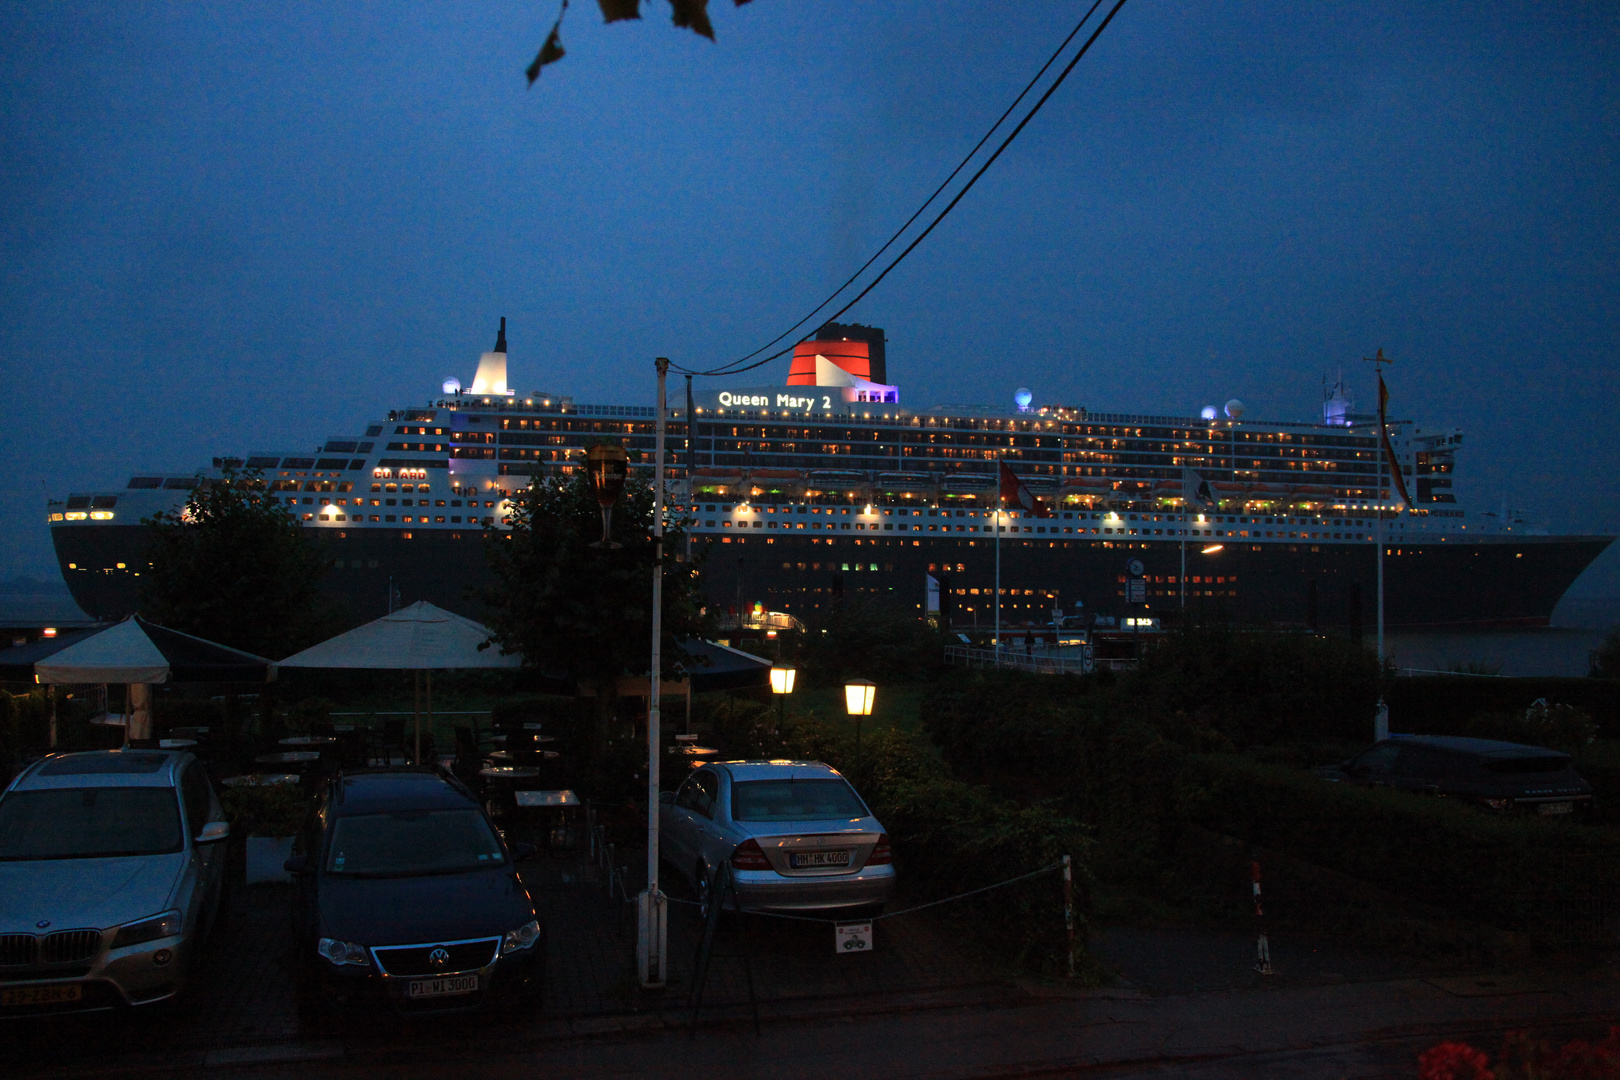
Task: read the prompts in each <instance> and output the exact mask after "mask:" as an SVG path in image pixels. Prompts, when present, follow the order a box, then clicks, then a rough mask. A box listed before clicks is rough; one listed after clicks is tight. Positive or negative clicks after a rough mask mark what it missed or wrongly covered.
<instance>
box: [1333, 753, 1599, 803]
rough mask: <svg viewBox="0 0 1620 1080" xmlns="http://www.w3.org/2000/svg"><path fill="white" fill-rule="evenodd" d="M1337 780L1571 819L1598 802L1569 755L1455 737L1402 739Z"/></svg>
mask: <svg viewBox="0 0 1620 1080" xmlns="http://www.w3.org/2000/svg"><path fill="white" fill-rule="evenodd" d="M1317 772H1318V774H1319V775H1321V776H1324V777H1326V778H1327V779H1329V780H1338V781H1344V782H1347V783H1352V784H1359V785H1361V786H1363V787H1390V788H1396V789H1398V790H1401V791H1417V792H1423V793H1426V794H1430V795H1444V796H1448V797H1451V798H1457V799H1466V800H1468V801H1469V802H1474V803H1478V804H1480V805H1481V806H1485V807H1489V808H1490V809H1492V810H1514V809H1518V810H1529V811H1533V812H1535V813H1539V814H1568V813H1571V812H1573V811H1574V810H1575V809H1576V808H1577V807H1579V806H1581V805H1582V804H1587V803H1590V802H1591V801H1592V785H1591V784H1588V783H1587V782H1586V781H1585V780H1582V779H1581V778H1580V776H1579V775H1577V774H1576V772H1575V769H1574V767H1573V766H1572V765H1571V763H1570V758H1569V755H1568V754H1561V753H1559V752H1558V751H1556V750H1547V749H1544V748H1543V747H1539V746H1523V745H1521V744H1519V743H1509V742H1496V741H1494V740H1491V739H1469V738H1461V737H1457V736H1450V735H1396V736H1393V737H1391V738H1388V739H1385V740H1383V741H1382V742H1379V743H1377V744H1376V745H1374V746H1372V747H1371V748H1370V749H1367V750H1363V751H1362V752H1361V753H1359V754H1357V755H1356V756H1355V757H1353V758H1351V759H1350V760H1348V761H1346V762H1343V763H1342V764H1339V765H1329V766H1325V767H1324V768H1321V769H1318V770H1317Z"/></svg>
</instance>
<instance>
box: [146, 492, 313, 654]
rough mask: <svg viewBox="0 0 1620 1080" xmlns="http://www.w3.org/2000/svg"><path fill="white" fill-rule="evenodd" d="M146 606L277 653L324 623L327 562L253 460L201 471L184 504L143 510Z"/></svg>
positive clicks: (307, 640) (200, 632)
mask: <svg viewBox="0 0 1620 1080" xmlns="http://www.w3.org/2000/svg"><path fill="white" fill-rule="evenodd" d="M143 524H145V525H146V526H147V527H148V528H149V529H150V531H151V543H150V544H149V546H148V548H147V558H148V560H149V562H148V564H147V567H146V570H145V573H144V574H143V580H144V583H145V584H144V586H143V588H142V590H141V602H142V609H143V613H144V614H146V615H147V616H148V617H149V618H151V619H152V620H154V621H155V622H158V623H161V624H162V625H164V626H168V627H172V628H173V629H175V630H181V631H184V632H185V633H188V634H195V635H197V636H198V637H202V638H207V639H209V640H210V641H217V642H219V643H220V644H222V645H229V646H232V647H233V648H237V649H245V650H247V651H248V652H251V653H257V654H258V655H260V656H268V657H270V658H271V659H275V660H279V659H280V658H281V657H283V656H287V655H290V654H291V653H294V652H296V651H298V650H299V649H300V648H303V647H304V646H306V645H309V644H312V643H313V642H315V641H318V640H319V639H320V638H321V637H323V636H325V632H326V631H327V630H328V629H329V628H330V625H329V623H330V617H329V615H328V613H327V611H326V609H325V607H324V605H323V601H322V599H321V594H320V591H319V583H320V579H321V577H322V575H324V574H325V573H326V571H327V569H328V567H329V565H330V564H329V563H328V562H327V561H326V559H325V557H324V556H322V555H321V554H320V552H319V551H317V550H316V549H315V546H314V544H313V543H311V542H310V541H309V540H308V539H307V538H306V537H305V536H304V531H303V529H302V528H300V527H299V525H298V520H297V519H296V518H295V517H294V516H293V515H292V513H291V512H290V511H288V510H287V509H286V507H284V506H283V505H282V504H281V500H280V499H278V498H276V497H275V496H274V495H271V494H270V492H269V491H268V490H267V485H266V484H265V482H264V477H263V476H262V475H261V474H260V473H259V472H258V471H257V470H247V471H245V472H237V471H235V470H232V469H226V470H225V472H224V475H223V476H221V477H220V478H219V479H217V480H215V479H209V478H207V477H199V478H198V483H197V486H196V487H195V488H193V489H192V492H191V498H189V499H188V500H186V505H185V507H184V508H183V509H181V510H178V511H176V510H168V511H165V512H164V513H161V514H156V515H154V516H152V517H149V518H146V519H145V521H144V522H143Z"/></svg>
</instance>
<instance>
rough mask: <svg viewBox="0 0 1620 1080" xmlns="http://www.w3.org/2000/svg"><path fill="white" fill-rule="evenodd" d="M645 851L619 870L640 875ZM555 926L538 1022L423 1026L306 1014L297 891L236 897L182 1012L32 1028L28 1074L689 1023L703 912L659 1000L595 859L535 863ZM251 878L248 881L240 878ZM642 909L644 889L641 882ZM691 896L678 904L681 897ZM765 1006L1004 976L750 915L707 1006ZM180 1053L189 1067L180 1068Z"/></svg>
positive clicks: (900, 943)
mask: <svg viewBox="0 0 1620 1080" xmlns="http://www.w3.org/2000/svg"><path fill="white" fill-rule="evenodd" d="M639 855H640V853H637V852H622V853H621V857H620V859H619V861H620V862H621V863H628V864H630V865H637V858H638V856H639ZM520 873H521V875H522V877H523V880H524V883H525V885H526V886H528V888H529V890H530V892H531V894H533V896H534V897H535V899H536V901H537V903H538V906H539V907H540V909H541V912H542V914H543V916H544V919H545V923H546V927H547V931H548V935H549V947H548V962H547V971H546V987H545V996H544V1002H543V1006H542V1008H541V1009H540V1010H539V1011H538V1012H522V1013H513V1012H491V1013H488V1014H470V1015H468V1014H448V1015H443V1016H437V1017H426V1018H424V1017H412V1018H411V1019H409V1020H408V1021H407V1020H403V1019H399V1018H395V1017H393V1016H390V1015H388V1014H386V1013H346V1014H343V1015H324V1016H313V1017H307V1016H300V1015H299V1010H298V1007H297V1003H296V1000H295V995H294V991H293V984H292V979H291V977H290V968H289V955H288V953H289V949H290V942H291V924H290V919H289V907H290V905H291V903H292V900H293V889H292V887H291V886H290V885H253V886H246V887H244V886H241V885H239V884H238V885H235V886H234V887H233V889H232V891H231V894H230V898H229V907H228V911H227V913H226V916H225V918H224V919H223V920H222V922H221V924H220V926H219V927H218V929H217V931H216V933H215V935H214V937H213V938H212V940H211V941H210V942H209V944H208V946H207V948H206V950H205V952H204V955H203V957H202V959H201V961H200V963H199V966H198V969H197V970H196V971H195V973H194V977H193V980H192V985H191V986H190V988H189V989H188V990H187V992H186V993H185V995H184V996H183V997H182V999H181V1000H179V1001H178V1002H174V1003H170V1004H167V1005H161V1006H157V1007H156V1008H148V1009H139V1010H133V1011H130V1012H115V1013H93V1014H85V1015H80V1016H63V1017H59V1018H49V1019H43V1020H38V1019H36V1020H31V1021H27V1022H23V1023H16V1024H14V1025H13V1027H12V1030H10V1031H8V1032H7V1033H6V1034H7V1037H8V1038H9V1039H11V1040H12V1046H13V1053H12V1055H10V1056H11V1060H12V1063H13V1064H14V1065H15V1067H17V1068H18V1069H19V1070H20V1071H26V1072H42V1071H53V1072H54V1071H61V1070H69V1071H74V1070H77V1069H93V1068H98V1067H105V1066H112V1065H115V1064H116V1065H117V1066H119V1067H129V1066H131V1065H132V1064H138V1063H141V1062H147V1063H149V1064H150V1065H151V1066H153V1067H162V1066H163V1065H164V1064H165V1063H167V1062H173V1061H176V1060H198V1059H200V1058H201V1057H202V1056H206V1055H209V1054H210V1053H212V1054H214V1055H216V1056H217V1055H219V1054H220V1053H240V1052H243V1051H242V1050H241V1048H260V1049H262V1050H263V1051H264V1052H266V1053H269V1054H272V1055H273V1054H274V1053H275V1050H276V1048H277V1047H283V1048H285V1047H287V1046H299V1047H307V1046H311V1045H315V1046H318V1045H320V1044H321V1043H322V1042H323V1040H342V1041H343V1043H344V1044H345V1045H351V1046H352V1045H355V1044H356V1043H367V1042H376V1043H379V1044H384V1043H386V1044H389V1045H393V1046H398V1045H401V1044H402V1043H405V1044H408V1043H409V1042H410V1041H411V1040H421V1039H425V1040H431V1041H432V1042H433V1043H434V1044H435V1045H438V1046H440V1047H443V1046H444V1045H445V1044H446V1042H447V1041H450V1042H454V1041H456V1040H462V1039H465V1040H467V1041H468V1044H469V1045H472V1044H476V1043H479V1042H480V1041H487V1040H488V1039H490V1038H502V1039H507V1040H510V1039H511V1038H512V1037H514V1036H520V1035H522V1034H523V1033H524V1032H525V1031H527V1030H530V1029H534V1028H537V1027H538V1026H540V1025H551V1026H553V1027H554V1026H555V1025H556V1023H557V1022H558V1021H575V1022H578V1023H579V1024H580V1025H582V1027H583V1028H585V1029H589V1028H590V1027H591V1026H592V1025H593V1024H597V1023H606V1022H607V1018H611V1017H640V1018H643V1019H645V1020H647V1021H656V1022H657V1023H658V1024H660V1025H661V1026H665V1025H667V1026H678V1025H680V1024H683V1023H685V1022H686V1021H687V1019H688V1018H689V1016H690V1013H689V1011H688V1009H687V1002H688V994H689V990H690V988H691V986H692V977H693V962H694V959H695V955H696V951H697V947H698V945H699V943H700V939H701V932H702V923H701V920H700V918H699V916H698V914H697V909H696V908H695V907H694V906H692V905H689V904H682V903H679V902H676V903H672V904H671V911H670V922H669V948H670V965H669V984H668V986H667V987H666V988H665V989H663V990H661V991H652V992H648V991H643V990H641V989H640V988H639V987H638V986H637V985H636V980H635V972H634V953H635V908H634V905H633V904H628V903H625V902H623V900H622V899H619V898H617V897H615V898H614V899H610V898H609V897H608V892H607V886H606V882H605V879H604V876H603V875H602V874H601V873H600V871H599V870H598V869H597V867H596V866H595V865H594V864H592V863H590V862H589V861H588V860H586V859H581V858H574V857H570V858H566V859H558V858H553V857H550V856H547V855H545V854H542V855H541V856H540V857H539V858H537V859H534V860H531V861H529V862H526V863H524V864H522V865H521V867H520ZM238 880H239V879H238ZM628 888H629V892H630V894H631V895H632V896H633V895H634V894H635V892H636V891H637V890H638V889H639V888H640V884H639V883H638V882H636V881H634V880H633V879H632V881H631V882H630V883H629V885H628ZM681 895H682V894H681V893H679V892H676V893H675V896H676V897H677V898H679V897H680V896H681ZM750 976H751V978H752V987H753V995H754V999H755V1000H756V1001H758V1002H761V1003H764V1004H765V1005H766V1006H767V1007H771V1006H776V1007H780V1006H782V1005H784V1004H793V1003H802V1004H810V1003H813V1002H816V1001H818V1000H825V999H831V998H851V997H860V996H868V995H895V994H902V995H903V994H919V993H932V992H939V991H951V990H959V989H963V988H969V987H985V986H989V985H991V984H992V983H993V982H994V974H993V972H991V971H989V970H988V969H987V968H986V966H985V965H984V964H983V963H975V962H974V961H973V960H972V959H970V958H969V956H968V955H967V954H966V953H965V952H964V950H963V949H961V948H960V947H958V945H957V944H956V943H955V941H954V939H953V932H952V931H951V929H950V928H949V927H948V926H946V925H944V924H942V923H941V922H939V921H938V920H937V919H935V918H929V917H928V916H927V914H926V913H925V914H919V915H914V916H906V917H903V918H899V919H890V920H884V921H882V922H880V923H878V925H877V930H876V940H875V948H874V950H873V951H872V952H870V953H866V954H863V955H836V954H835V952H834V947H833V932H832V928H831V927H830V926H826V925H823V924H818V923H807V922H797V921H791V920H779V919H771V918H765V917H756V916H744V917H739V918H729V917H728V919H727V920H726V922H725V924H724V926H723V928H722V931H721V933H720V934H719V936H718V937H717V940H716V944H715V948H714V957H713V960H712V963H711V966H710V971H709V978H708V982H707V985H706V990H705V994H704V1002H703V1012H704V1014H705V1015H706V1016H709V1017H711V1018H717V1019H718V1018H722V1017H726V1016H733V1017H735V1016H746V1015H747V1013H748V1009H749V1004H750V993H749V982H750ZM176 1055H179V1057H178V1058H177V1057H176Z"/></svg>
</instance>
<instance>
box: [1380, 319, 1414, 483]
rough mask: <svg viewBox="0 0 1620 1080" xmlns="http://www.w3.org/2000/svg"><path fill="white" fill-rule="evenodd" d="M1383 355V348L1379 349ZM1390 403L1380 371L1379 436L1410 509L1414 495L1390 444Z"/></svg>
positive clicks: (1390, 468) (1390, 473) (1382, 374)
mask: <svg viewBox="0 0 1620 1080" xmlns="http://www.w3.org/2000/svg"><path fill="white" fill-rule="evenodd" d="M1379 355H1380V356H1382V355H1383V350H1379ZM1388 404H1389V388H1388V387H1386V386H1385V385H1384V373H1383V372H1382V371H1380V372H1379V373H1378V437H1379V438H1380V439H1382V440H1383V441H1384V460H1385V461H1386V462H1388V463H1389V477H1390V479H1391V480H1393V481H1395V490H1396V491H1398V492H1399V493H1400V496H1401V501H1402V502H1404V503H1405V504H1406V508H1407V509H1408V510H1410V509H1412V496H1410V495H1408V494H1407V493H1406V477H1404V476H1402V475H1401V463H1400V462H1399V461H1397V460H1396V458H1395V448H1394V447H1392V446H1390V444H1389V424H1388V421H1387V420H1385V419H1384V407H1385V406H1386V405H1388Z"/></svg>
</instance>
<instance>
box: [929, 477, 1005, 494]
mask: <svg viewBox="0 0 1620 1080" xmlns="http://www.w3.org/2000/svg"><path fill="white" fill-rule="evenodd" d="M939 486H940V487H942V488H944V489H945V490H946V491H984V490H986V489H987V488H993V487H995V486H996V478H995V477H994V476H991V475H989V474H988V473H953V474H952V475H950V476H947V477H945V479H943V480H941V481H940V484H939Z"/></svg>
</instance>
